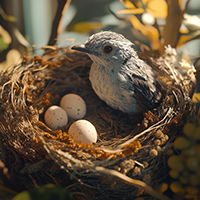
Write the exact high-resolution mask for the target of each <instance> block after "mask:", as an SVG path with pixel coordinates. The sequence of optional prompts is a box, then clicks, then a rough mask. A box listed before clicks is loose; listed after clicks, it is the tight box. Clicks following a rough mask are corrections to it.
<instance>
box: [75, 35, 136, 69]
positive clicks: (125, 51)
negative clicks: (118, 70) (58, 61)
mask: <svg viewBox="0 0 200 200" xmlns="http://www.w3.org/2000/svg"><path fill="white" fill-rule="evenodd" d="M72 49H74V50H77V51H81V52H85V53H87V54H88V55H89V56H90V58H91V59H92V60H93V62H96V63H97V64H100V65H103V66H109V65H110V64H114V65H116V63H119V64H123V63H124V62H126V61H127V59H129V58H130V57H132V56H135V57H137V55H136V52H135V50H134V49H133V43H132V42H130V41H129V40H128V39H126V38H125V37H124V36H123V35H121V34H118V33H115V32H111V31H101V32H99V33H96V34H94V35H92V36H91V37H89V38H88V40H87V41H86V42H85V43H84V44H79V45H75V46H73V47H72Z"/></svg>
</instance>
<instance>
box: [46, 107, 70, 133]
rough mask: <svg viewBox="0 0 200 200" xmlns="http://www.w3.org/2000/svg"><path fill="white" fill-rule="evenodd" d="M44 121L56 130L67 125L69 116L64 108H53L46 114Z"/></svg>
mask: <svg viewBox="0 0 200 200" xmlns="http://www.w3.org/2000/svg"><path fill="white" fill-rule="evenodd" d="M44 121H45V123H46V125H47V126H48V127H50V128H51V129H53V130H55V129H58V128H59V127H62V126H65V125H67V122H68V116H67V113H66V112H65V110H64V109H63V108H61V107H59V106H51V107H49V108H48V109H47V110H46V112H45V114H44Z"/></svg>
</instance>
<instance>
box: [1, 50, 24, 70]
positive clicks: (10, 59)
mask: <svg viewBox="0 0 200 200" xmlns="http://www.w3.org/2000/svg"><path fill="white" fill-rule="evenodd" d="M21 61H22V58H21V54H20V52H19V51H18V50H17V49H11V50H10V51H9V52H8V53H7V54H6V60H5V61H3V62H1V63H0V70H5V69H7V68H8V67H10V66H12V65H16V64H19V63H20V62H21Z"/></svg>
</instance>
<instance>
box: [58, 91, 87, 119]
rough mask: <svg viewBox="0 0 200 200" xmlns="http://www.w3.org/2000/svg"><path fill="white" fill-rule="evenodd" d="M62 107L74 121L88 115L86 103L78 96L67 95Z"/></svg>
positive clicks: (61, 104)
mask: <svg viewBox="0 0 200 200" xmlns="http://www.w3.org/2000/svg"><path fill="white" fill-rule="evenodd" d="M60 106H61V107H62V108H63V109H64V110H65V111H66V112H67V115H68V117H71V118H72V119H82V118H83V117H84V116H85V114H86V104H85V101H84V100H83V99H82V98H81V97H80V96H79V95H77V94H66V95H65V96H63V97H62V99H61V101H60Z"/></svg>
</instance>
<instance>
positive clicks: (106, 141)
mask: <svg viewBox="0 0 200 200" xmlns="http://www.w3.org/2000/svg"><path fill="white" fill-rule="evenodd" d="M141 57H143V59H145V60H146V62H148V63H149V64H150V65H151V66H152V67H153V68H154V69H155V71H156V73H157V75H158V77H159V78H160V79H161V81H163V91H165V92H164V93H165V99H164V101H163V102H162V103H161V105H160V106H159V107H158V108H156V109H154V110H153V111H146V112H145V113H144V114H143V115H142V116H131V115H127V114H124V113H122V112H120V111H116V110H114V109H112V108H110V107H109V106H107V105H106V104H105V103H104V102H103V101H101V100H100V99H99V98H98V97H97V96H96V94H95V93H94V91H93V90H92V88H91V85H90V82H89V79H88V75H89V70H90V65H91V60H90V59H89V58H88V56H87V55H85V54H81V53H78V52H75V51H72V50H70V48H62V49H56V50H52V51H50V53H47V54H45V55H44V56H43V57H40V56H33V57H30V58H29V57H24V59H23V62H22V63H21V64H19V65H17V66H14V67H11V68H9V69H8V70H7V71H5V72H2V73H1V74H0V86H1V90H0V101H1V107H0V109H1V110H0V112H1V116H0V119H1V120H0V138H1V141H2V142H1V146H2V157H3V160H4V162H5V163H6V165H7V167H8V168H9V170H10V173H11V175H12V176H14V177H15V179H16V180H17V181H18V182H19V183H17V184H20V185H21V186H22V187H24V188H32V187H33V186H34V185H42V184H45V183H49V182H53V183H56V184H58V185H61V186H64V187H66V186H69V185H70V184H72V183H73V182H74V183H75V182H76V181H78V182H80V183H82V184H85V185H86V186H87V187H89V188H90V190H91V191H93V192H95V195H96V196H98V199H101V198H102V199H105V196H106V197H109V198H110V199H112V198H113V199H117V198H116V197H118V198H119V199H121V197H123V198H124V199H129V197H134V196H135V195H136V194H137V189H136V188H135V187H133V186H130V185H128V184H126V183H124V182H122V181H121V180H120V179H118V178H117V177H116V176H113V175H111V174H112V173H110V172H120V173H122V174H124V175H126V176H128V177H131V178H134V179H138V180H142V181H144V182H146V183H147V184H148V185H150V186H152V187H153V188H157V186H158V184H159V183H161V182H162V181H163V180H164V178H165V177H166V176H167V165H166V162H167V158H168V152H169V150H170V149H171V148H172V141H173V140H174V138H175V137H176V136H177V134H180V130H181V128H182V126H183V124H184V123H185V122H186V120H187V118H188V117H191V116H192V113H193V111H194V107H193V104H192V101H191V96H192V94H193V91H194V84H195V78H194V74H193V68H192V66H191V65H189V64H188V63H186V62H181V63H180V62H178V61H177V60H176V57H175V50H173V49H172V48H170V47H168V48H166V51H165V54H164V55H163V57H160V58H151V57H150V56H144V55H141ZM178 70H179V71H181V73H179V72H178ZM68 93H76V94H78V95H80V96H81V97H82V98H83V99H84V100H85V102H86V104H87V114H86V116H85V119H87V120H89V121H90V122H92V123H93V124H94V125H95V127H96V129H97V132H98V141H97V143H96V144H94V145H88V144H78V143H75V142H74V141H73V139H72V138H71V137H70V136H69V135H68V134H67V130H68V127H69V126H70V125H71V124H72V123H73V120H72V119H71V120H70V121H69V123H68V125H67V126H66V127H63V128H62V129H61V130H55V131H54V130H51V129H50V128H48V127H47V126H46V125H45V124H44V123H43V122H44V120H43V118H44V112H45V110H46V109H47V108H48V107H49V106H51V105H55V104H59V101H60V99H61V97H62V96H63V95H65V94H68ZM108 169H110V170H113V171H106V170H108ZM114 170H115V171H114ZM114 175H115V174H114ZM74 180H75V181H74ZM77 188H78V186H74V187H73V189H72V188H71V190H72V191H73V190H77ZM91 188H92V189H91ZM69 189H70V187H69ZM87 193H88V192H87ZM87 195H88V199H91V196H90V195H89V194H87Z"/></svg>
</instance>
